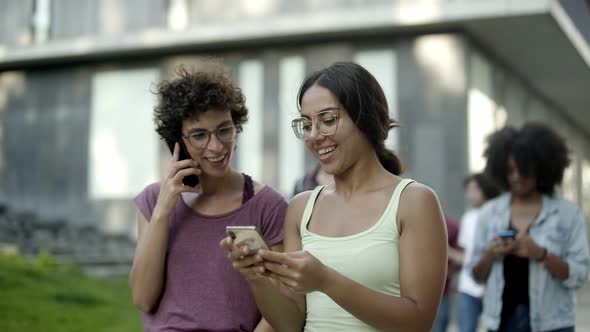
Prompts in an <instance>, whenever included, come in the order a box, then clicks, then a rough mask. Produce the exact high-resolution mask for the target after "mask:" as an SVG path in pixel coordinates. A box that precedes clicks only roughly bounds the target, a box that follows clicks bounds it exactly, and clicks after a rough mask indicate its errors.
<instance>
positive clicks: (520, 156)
mask: <svg viewBox="0 0 590 332" xmlns="http://www.w3.org/2000/svg"><path fill="white" fill-rule="evenodd" d="M568 154H569V151H568V148H567V146H566V144H565V140H564V139H563V138H562V137H561V136H559V135H558V134H557V133H556V132H555V131H554V130H553V129H551V128H550V127H549V126H547V125H545V124H543V123H539V122H529V123H526V124H525V125H523V126H522V128H520V129H519V130H517V129H515V128H514V127H511V126H507V127H505V128H503V129H500V130H498V131H496V132H494V133H492V134H491V135H490V136H489V137H488V147H487V148H486V150H485V152H484V155H485V156H486V157H487V159H488V161H487V164H486V169H485V173H486V174H488V175H490V176H491V177H492V178H494V179H496V181H497V183H498V185H500V186H501V187H502V188H504V189H507V190H509V189H510V186H509V184H508V173H507V172H508V171H507V170H508V157H509V156H512V157H513V158H514V161H515V163H516V167H517V168H518V172H519V173H520V175H522V176H532V177H534V178H535V180H536V185H537V191H539V192H540V193H543V194H547V195H553V194H554V192H555V186H557V185H560V184H561V181H562V180H563V172H564V171H565V169H566V168H567V166H568V165H569V163H570V159H569V156H568Z"/></svg>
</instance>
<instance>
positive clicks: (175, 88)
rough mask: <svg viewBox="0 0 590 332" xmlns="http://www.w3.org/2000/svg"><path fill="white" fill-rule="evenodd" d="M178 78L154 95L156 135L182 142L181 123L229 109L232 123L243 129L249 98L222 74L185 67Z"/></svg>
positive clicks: (162, 86) (161, 84)
mask: <svg viewBox="0 0 590 332" xmlns="http://www.w3.org/2000/svg"><path fill="white" fill-rule="evenodd" d="M176 74H177V76H178V77H176V78H174V79H172V80H169V81H168V80H165V81H162V82H160V83H159V84H158V85H157V87H156V91H155V93H156V94H157V95H158V104H157V105H156V107H155V108H154V122H155V123H156V132H158V134H159V135H160V137H161V138H162V139H164V140H165V141H166V142H176V141H179V140H180V137H181V129H182V121H183V120H185V119H188V118H190V117H192V116H194V115H196V114H200V113H204V112H207V110H209V109H211V108H213V109H219V110H229V111H230V112H231V117H232V121H233V123H234V124H235V125H236V127H238V129H239V130H241V128H242V125H243V124H244V123H246V121H247V120H248V109H247V108H246V106H245V101H246V99H245V98H244V95H243V94H242V90H241V89H240V88H238V87H237V86H236V85H235V84H234V83H233V82H232V80H231V79H230V78H229V77H228V76H227V75H226V74H225V73H223V72H221V71H218V72H193V71H188V70H187V69H185V68H184V67H180V68H178V69H177V70H176Z"/></svg>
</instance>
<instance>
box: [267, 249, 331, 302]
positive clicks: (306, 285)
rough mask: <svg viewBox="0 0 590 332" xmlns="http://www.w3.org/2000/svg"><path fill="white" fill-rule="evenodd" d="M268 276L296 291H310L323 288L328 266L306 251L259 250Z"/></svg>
mask: <svg viewBox="0 0 590 332" xmlns="http://www.w3.org/2000/svg"><path fill="white" fill-rule="evenodd" d="M258 255H260V257H262V259H263V260H264V267H265V268H266V270H267V271H270V272H271V274H270V276H268V277H269V278H272V279H275V280H277V281H280V282H281V283H283V284H284V285H285V286H288V287H289V288H291V289H292V290H293V291H294V292H296V293H311V292H314V291H321V290H323V289H324V285H325V283H326V276H327V272H328V271H327V270H328V267H327V266H325V265H324V264H322V262H320V260H319V259H317V258H315V257H314V256H313V255H312V254H310V253H308V252H307V251H305V250H303V251H296V252H287V253H282V252H275V251H270V250H260V251H259V252H258Z"/></svg>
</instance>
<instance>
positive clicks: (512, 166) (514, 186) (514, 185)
mask: <svg viewBox="0 0 590 332" xmlns="http://www.w3.org/2000/svg"><path fill="white" fill-rule="evenodd" d="M507 162H508V168H507V173H506V175H507V178H508V185H510V190H511V191H512V194H513V195H515V196H528V195H530V194H532V193H534V192H535V191H536V190H537V183H536V179H535V177H534V176H522V175H521V174H520V171H519V170H518V166H517V164H516V161H515V160H514V157H512V155H510V156H509V157H508V161H507Z"/></svg>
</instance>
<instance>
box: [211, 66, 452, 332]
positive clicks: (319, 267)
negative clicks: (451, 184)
mask: <svg viewBox="0 0 590 332" xmlns="http://www.w3.org/2000/svg"><path fill="white" fill-rule="evenodd" d="M298 106H299V107H300V117H299V118H297V119H295V120H293V122H292V127H293V130H294V133H295V135H296V136H297V137H298V138H299V139H301V140H302V141H304V143H305V145H306V146H307V148H308V149H309V150H310V152H311V153H312V154H313V155H314V156H315V158H316V159H318V161H319V163H320V165H321V167H322V169H324V170H325V171H326V172H327V173H329V174H332V175H333V177H334V182H333V183H332V184H329V185H327V186H319V187H317V188H316V189H315V190H313V191H306V192H303V193H301V194H298V195H297V196H295V197H294V198H293V199H292V200H291V202H290V205H289V209H288V212H287V217H286V220H285V252H284V253H281V252H275V251H271V250H264V249H261V250H259V251H258V253H257V254H256V255H254V256H253V257H251V259H249V260H246V259H240V258H241V257H243V256H244V255H245V254H246V253H248V249H247V248H246V247H240V248H237V247H236V246H235V245H234V244H233V243H232V241H231V239H230V238H229V237H228V238H226V239H225V240H223V241H222V243H221V246H222V247H223V248H224V249H225V250H227V251H229V252H230V259H231V260H232V262H233V264H234V267H235V268H236V269H238V270H239V271H241V272H242V273H243V274H244V275H245V276H246V278H248V280H249V281H250V282H249V283H250V287H251V288H252V290H253V292H254V294H255V296H256V301H257V303H258V305H259V308H260V309H261V311H262V313H263V315H264V317H265V318H266V319H267V320H268V321H269V322H270V323H271V325H272V326H273V327H274V328H275V329H276V330H278V331H301V330H305V331H330V332H332V331H375V330H397V331H429V330H430V329H431V328H432V325H433V322H434V319H435V316H436V312H437V308H438V305H439V303H440V300H441V295H442V292H443V286H444V280H445V272H446V267H447V254H446V253H447V238H446V230H445V222H444V219H443V213H442V210H441V207H440V204H439V202H438V199H437V197H436V194H435V193H434V192H433V191H432V189H430V188H428V187H427V186H425V185H423V184H419V183H416V182H414V181H412V180H409V179H404V178H401V177H400V176H399V175H400V174H401V172H402V165H401V162H400V160H399V158H398V157H397V156H396V155H395V154H394V153H393V152H392V151H390V150H388V149H387V148H386V147H385V139H386V138H387V135H388V133H389V130H390V129H392V128H393V127H396V126H397V123H396V122H395V121H394V120H392V119H390V117H389V111H388V106H387V100H386V98H385V95H384V93H383V90H382V89H381V87H380V86H379V83H378V82H377V80H376V79H375V77H373V75H371V74H370V73H369V72H368V71H367V70H366V69H364V68H363V67H361V66H359V65H357V64H355V63H349V62H340V63H335V64H333V65H331V66H329V67H327V68H324V69H322V70H319V71H317V72H315V73H312V74H311V75H310V76H308V77H307V78H306V79H305V81H304V82H303V84H302V86H301V88H300V91H299V97H298ZM416 207H419V208H416ZM259 262H263V263H264V264H263V266H260V265H256V264H257V263H259ZM262 272H264V273H266V274H268V275H267V276H264V275H261V273H262ZM252 275H259V277H258V278H254V277H252Z"/></svg>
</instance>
